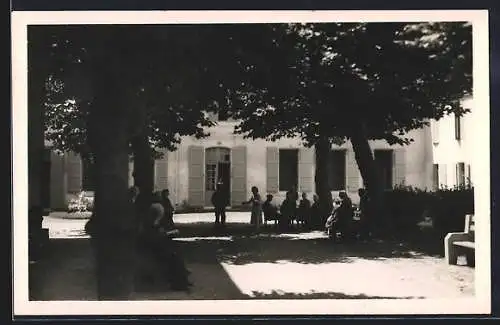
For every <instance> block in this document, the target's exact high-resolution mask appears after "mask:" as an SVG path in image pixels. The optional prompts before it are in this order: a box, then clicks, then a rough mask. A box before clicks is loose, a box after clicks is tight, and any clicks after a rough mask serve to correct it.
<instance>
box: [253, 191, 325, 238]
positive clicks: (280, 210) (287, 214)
mask: <svg viewBox="0 0 500 325" xmlns="http://www.w3.org/2000/svg"><path fill="white" fill-rule="evenodd" d="M273 198H274V196H273V195H272V194H268V195H267V196H266V200H265V201H264V203H263V204H262V211H263V213H264V222H265V223H267V221H274V222H275V224H276V225H278V226H279V227H281V228H289V227H292V226H293V225H294V223H296V224H297V225H299V226H302V227H307V228H310V227H314V226H317V225H318V224H320V223H321V221H320V220H316V219H315V217H317V216H318V215H319V213H318V212H319V205H318V204H319V199H318V196H317V195H316V194H314V195H313V202H312V203H311V201H309V199H308V198H307V193H302V196H301V199H300V200H299V199H298V193H297V191H295V190H294V189H292V190H290V191H288V192H287V193H286V196H285V200H284V201H283V202H282V203H281V206H279V207H278V206H277V205H276V204H274V202H273ZM297 201H298V204H297Z"/></svg>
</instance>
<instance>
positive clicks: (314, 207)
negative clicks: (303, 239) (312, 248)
mask: <svg viewBox="0 0 500 325" xmlns="http://www.w3.org/2000/svg"><path fill="white" fill-rule="evenodd" d="M309 220H310V221H311V225H312V226H313V227H315V228H318V229H321V227H322V226H323V223H322V218H321V210H320V207H319V196H318V195H317V194H314V195H313V202H312V204H311V208H310V209H309Z"/></svg>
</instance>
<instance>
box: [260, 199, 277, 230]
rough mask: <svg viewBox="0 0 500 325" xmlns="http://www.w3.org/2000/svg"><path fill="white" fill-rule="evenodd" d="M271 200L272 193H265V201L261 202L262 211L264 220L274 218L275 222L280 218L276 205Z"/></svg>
mask: <svg viewBox="0 0 500 325" xmlns="http://www.w3.org/2000/svg"><path fill="white" fill-rule="evenodd" d="M272 201H273V195H272V194H268V195H266V201H264V203H263V204H262V211H263V212H264V222H266V221H270V220H274V221H275V223H276V222H278V221H279V219H280V214H279V212H278V207H277V206H276V205H275V204H274V202H272Z"/></svg>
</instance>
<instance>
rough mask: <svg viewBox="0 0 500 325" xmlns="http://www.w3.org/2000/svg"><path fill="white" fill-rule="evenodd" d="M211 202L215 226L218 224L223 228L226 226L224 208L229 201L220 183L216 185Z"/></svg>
mask: <svg viewBox="0 0 500 325" xmlns="http://www.w3.org/2000/svg"><path fill="white" fill-rule="evenodd" d="M211 201H212V204H213V205H214V209H215V225H216V226H218V225H219V224H220V225H221V226H223V227H224V226H225V225H226V207H227V206H228V205H229V200H228V195H227V192H226V189H225V187H224V184H223V183H222V182H219V183H217V186H216V188H215V192H214V193H213V194H212V198H211Z"/></svg>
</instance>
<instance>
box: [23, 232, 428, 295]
mask: <svg viewBox="0 0 500 325" xmlns="http://www.w3.org/2000/svg"><path fill="white" fill-rule="evenodd" d="M178 228H179V230H180V235H179V236H178V238H176V242H177V245H178V248H179V251H180V252H181V254H182V255H183V256H184V259H185V261H186V264H187V266H188V268H189V269H190V270H191V272H192V274H191V277H190V278H191V281H192V282H193V283H194V287H193V288H192V290H191V292H190V293H181V294H174V295H173V294H172V292H171V291H170V289H169V288H168V285H167V284H166V283H162V282H161V281H159V280H158V278H156V279H155V277H154V276H153V277H149V278H148V276H145V277H144V276H138V277H137V280H136V291H137V292H138V293H139V297H142V299H145V298H147V299H176V300H177V299H249V298H254V299H255V298H261V299H273V298H293V299H296V298H308V299H311V298H326V299H370V298H372V299H382V298H385V297H368V296H364V295H354V296H352V295H346V294H343V293H336V292H333V293H330V292H311V293H304V294H297V293H286V292H285V293H283V292H277V291H276V292H271V293H259V292H254V293H253V296H254V297H251V296H248V295H244V294H243V293H242V292H241V291H240V290H239V289H238V287H237V286H236V284H235V283H234V282H233V280H232V279H231V277H230V276H229V274H228V273H227V272H226V271H225V270H224V268H223V267H222V265H221V263H222V262H224V263H227V264H236V265H243V264H250V263H259V262H267V263H276V262H278V261H280V262H281V261H290V262H296V263H307V264H320V263H329V262H337V263H350V262H353V261H355V260H357V259H370V260H383V259H393V258H415V259H418V258H422V257H425V256H429V253H428V251H427V252H426V251H425V249H418V248H417V247H418V246H419V245H418V244H415V243H413V244H408V243H402V242H398V241H371V242H364V243H363V242H358V243H350V244H347V243H346V244H342V243H333V242H332V241H331V240H329V239H328V238H326V236H325V235H324V234H323V233H322V232H321V231H297V230H295V231H289V232H287V233H277V232H276V230H275V229H273V227H272V226H267V227H264V228H262V229H261V230H260V231H259V232H258V233H257V232H255V231H254V229H253V228H252V227H250V226H249V225H248V224H229V225H228V226H227V228H226V229H225V230H217V229H214V227H213V225H212V224H208V223H193V224H179V226H178ZM79 235H81V234H80V233H79ZM434 255H435V254H434ZM140 258H142V259H140V260H139V263H138V265H140V266H141V267H142V268H153V269H154V268H155V266H154V263H151V261H147V260H145V259H144V258H143V257H140ZM29 271H30V300H96V281H95V276H94V261H93V256H92V250H91V247H90V240H89V239H87V238H68V239H51V240H50V244H49V247H48V248H47V252H46V254H45V256H44V259H42V260H41V261H40V262H38V263H36V264H33V265H30V270H29ZM156 272H157V270H156ZM146 273H147V272H146ZM153 273H154V271H153ZM388 298H389V297H388ZM403 299H404V298H403Z"/></svg>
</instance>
